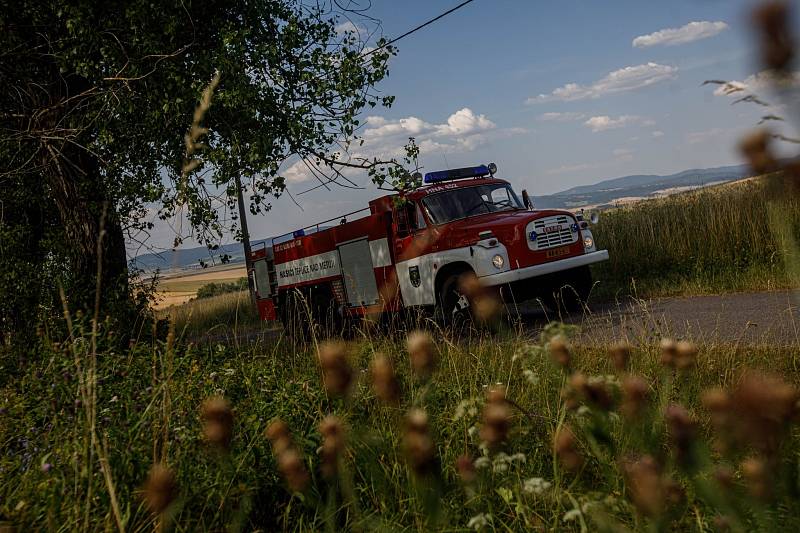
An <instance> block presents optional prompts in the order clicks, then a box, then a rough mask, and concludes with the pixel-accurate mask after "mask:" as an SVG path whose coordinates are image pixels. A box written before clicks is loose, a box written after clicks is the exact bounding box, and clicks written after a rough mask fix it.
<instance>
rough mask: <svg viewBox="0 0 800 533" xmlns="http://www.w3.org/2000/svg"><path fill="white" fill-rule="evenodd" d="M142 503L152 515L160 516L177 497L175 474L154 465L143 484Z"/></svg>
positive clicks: (163, 467)
mask: <svg viewBox="0 0 800 533" xmlns="http://www.w3.org/2000/svg"><path fill="white" fill-rule="evenodd" d="M143 492H144V501H145V503H146V504H147V508H148V509H150V512H151V513H153V514H161V513H163V512H164V511H166V510H167V508H168V507H169V506H170V504H171V503H172V502H173V501H175V498H176V497H177V496H178V482H177V481H176V480H175V474H174V473H173V472H172V470H170V469H169V468H168V467H166V466H164V465H162V464H155V465H153V467H152V468H150V472H149V473H148V474H147V481H145V484H144V490H143Z"/></svg>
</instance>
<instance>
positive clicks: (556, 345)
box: [548, 335, 572, 369]
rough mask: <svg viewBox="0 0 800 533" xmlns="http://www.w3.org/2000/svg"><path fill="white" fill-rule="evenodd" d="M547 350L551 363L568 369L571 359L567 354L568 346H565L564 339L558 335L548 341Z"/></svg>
mask: <svg viewBox="0 0 800 533" xmlns="http://www.w3.org/2000/svg"><path fill="white" fill-rule="evenodd" d="M548 348H549V350H550V357H552V358H553V361H554V362H555V363H556V364H557V365H559V366H560V367H561V368H565V369H567V368H569V367H570V364H571V363H572V358H571V356H570V353H569V346H568V345H567V341H566V339H564V337H562V336H561V335H558V336H556V337H553V338H552V339H550V342H549V343H548Z"/></svg>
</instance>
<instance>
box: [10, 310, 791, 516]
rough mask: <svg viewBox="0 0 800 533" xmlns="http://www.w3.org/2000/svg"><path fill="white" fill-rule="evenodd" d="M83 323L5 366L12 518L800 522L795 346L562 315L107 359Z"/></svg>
mask: <svg viewBox="0 0 800 533" xmlns="http://www.w3.org/2000/svg"><path fill="white" fill-rule="evenodd" d="M74 320H75V323H74V325H73V329H72V334H73V338H72V339H71V340H68V341H65V342H61V343H59V342H55V341H53V340H51V339H50V338H49V337H48V335H47V334H46V333H45V332H41V333H40V336H39V337H38V343H39V349H40V350H42V353H44V354H49V356H48V357H44V358H41V359H38V360H36V361H29V362H28V364H27V365H25V366H24V367H23V368H24V369H25V371H24V372H22V373H21V374H18V373H17V372H16V371H15V369H14V368H12V367H11V366H9V365H8V362H7V361H6V362H4V363H3V364H4V366H3V367H2V368H0V373H2V375H3V376H4V379H2V380H0V381H2V383H4V385H3V387H2V389H1V390H0V398H1V400H0V401H2V405H0V408H2V417H0V442H2V443H3V453H2V454H1V455H0V469H1V471H2V476H0V478H1V479H2V481H1V482H0V517H1V518H0V519H1V520H5V521H8V523H9V524H13V525H15V526H17V527H19V528H24V529H29V528H30V529H37V530H38V529H51V530H76V529H87V530H101V529H103V530H105V529H109V528H111V529H125V530H129V531H137V530H146V529H152V528H153V527H154V526H155V527H158V528H159V530H161V531H165V530H175V531H193V530H223V529H225V530H230V531H242V530H247V531H249V530H253V529H260V530H264V531H269V530H278V529H285V530H297V531H321V530H328V531H340V530H372V529H378V530H396V529H413V530H434V529H447V530H455V531H459V530H461V531H463V530H498V531H504V530H515V531H520V530H531V529H534V530H574V531H587V530H591V531H602V530H605V531H621V530H626V529H634V530H649V531H667V530H675V529H680V530H687V531H708V530H711V529H716V530H733V531H753V530H761V531H775V530H796V529H797V528H798V527H800V518H799V517H800V503H798V502H800V500H798V499H797V497H796V494H797V493H798V491H800V485H798V478H797V472H798V467H799V466H800V465H798V457H800V455H798V453H799V452H800V434H798V430H797V426H796V425H794V421H795V420H796V416H797V414H798V411H797V399H798V394H797V388H796V386H797V384H798V382H800V374H799V373H798V370H797V369H798V364H797V363H798V361H797V354H796V353H794V351H792V350H789V349H785V350H784V349H779V348H775V347H767V346H764V347H754V348H747V349H745V348H737V347H725V346H700V347H699V349H696V348H695V347H693V346H692V345H690V344H688V343H678V344H675V343H672V342H665V343H663V344H661V345H659V344H658V343H657V342H653V340H652V339H653V337H650V338H649V339H631V340H632V341H633V342H634V346H633V347H629V346H626V345H619V346H607V345H599V344H592V343H588V344H586V343H584V344H582V345H577V346H573V347H570V345H569V340H568V337H569V336H570V335H571V334H572V333H573V330H572V329H569V328H566V327H564V326H560V325H551V326H548V327H547V328H545V330H544V332H543V333H542V334H541V337H531V336H526V335H523V334H521V333H520V332H517V331H508V332H501V333H498V334H496V335H493V336H488V335H476V336H473V337H470V338H465V339H463V340H462V341H461V342H458V343H456V342H453V341H451V340H450V337H449V335H447V334H444V332H441V333H440V332H438V330H435V329H434V330H433V333H434V336H435V337H437V338H438V339H439V341H437V342H434V341H433V340H432V338H431V336H430V335H429V334H428V333H414V334H411V335H409V336H408V337H406V334H405V333H402V332H399V331H398V332H394V333H393V334H391V335H389V336H386V335H380V336H377V335H374V334H372V333H369V332H366V331H364V332H361V333H360V334H359V336H358V338H357V339H356V340H355V341H352V342H350V343H348V344H341V343H322V342H319V343H317V342H314V343H312V344H310V345H308V346H304V347H303V346H293V345H291V344H288V343H287V342H286V341H285V339H283V338H282V337H280V336H268V337H263V338H259V339H252V340H251V342H250V343H248V344H247V345H237V344H236V343H222V342H211V343H203V344H200V345H196V344H188V345H187V344H186V343H183V342H181V339H180V337H178V338H176V336H175V335H174V334H172V333H170V335H169V336H168V337H167V340H165V341H153V340H151V339H145V338H141V339H138V340H136V341H133V342H132V343H131V346H130V347H129V348H128V349H126V350H122V351H118V350H116V349H115V348H113V346H114V345H115V344H117V343H116V341H115V339H114V333H113V332H111V331H107V330H106V329H105V328H104V327H102V326H101V327H100V328H99V330H98V334H97V337H96V338H95V337H93V336H92V335H91V334H90V333H89V332H90V331H91V328H90V326H89V324H88V322H87V321H85V319H82V318H80V317H74ZM95 344H96V346H97V348H96V349H97V351H96V352H95V351H94V348H93V346H94V345H95ZM745 368H752V369H755V370H754V371H746V370H744V369H745ZM764 372H774V373H776V374H775V375H780V377H775V376H774V375H773V374H766V373H764ZM11 374H15V375H16V376H17V378H16V379H14V380H11V379H5V377H8V376H10V375H11ZM98 463H99V464H100V465H101V466H102V468H100V469H97V468H95V467H94V465H96V464H98ZM0 523H2V522H0Z"/></svg>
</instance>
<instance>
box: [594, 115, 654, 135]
mask: <svg viewBox="0 0 800 533" xmlns="http://www.w3.org/2000/svg"><path fill="white" fill-rule="evenodd" d="M632 124H641V125H642V126H653V125H655V122H653V121H652V120H650V119H648V118H644V117H640V116H637V115H620V116H619V117H617V118H612V117H610V116H608V115H600V116H597V117H592V118H590V119H589V120H587V121H586V122H584V123H583V125H584V126H586V127H587V128H590V129H591V130H592V133H598V132H601V131H606V130H615V129H617V128H623V127H625V126H629V125H632Z"/></svg>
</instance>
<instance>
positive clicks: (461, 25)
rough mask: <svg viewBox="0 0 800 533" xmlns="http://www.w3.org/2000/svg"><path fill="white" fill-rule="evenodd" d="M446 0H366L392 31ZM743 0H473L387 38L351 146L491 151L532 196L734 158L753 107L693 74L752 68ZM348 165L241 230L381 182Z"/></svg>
mask: <svg viewBox="0 0 800 533" xmlns="http://www.w3.org/2000/svg"><path fill="white" fill-rule="evenodd" d="M359 1H360V2H362V3H363V2H364V1H366V0H359ZM457 3H458V2H457V1H456V0H436V1H430V0H428V1H421V0H407V1H403V2H400V1H398V0H373V8H372V10H371V11H370V15H372V16H374V17H376V18H378V19H380V20H381V21H382V32H383V34H384V35H385V36H387V37H392V36H395V35H398V34H400V33H403V32H404V31H406V30H408V29H410V28H412V27H414V26H416V25H417V24H419V23H421V22H423V21H425V20H428V19H430V18H432V17H434V16H436V15H438V14H439V13H441V12H443V11H445V10H446V9H449V8H450V7H453V6H454V5H456V4H457ZM753 5H754V2H752V1H735V0H733V1H722V0H716V1H715V0H694V1H685V0H670V1H667V2H653V1H641V0H639V1H602V2H601V1H597V0H559V1H532V0H475V1H474V2H472V3H471V4H469V5H467V6H465V7H464V8H462V9H461V10H459V11H457V12H455V13H453V14H451V15H449V16H448V17H446V18H444V19H442V20H440V21H438V22H436V23H435V24H433V25H431V26H429V27H427V28H425V29H423V30H421V31H419V32H417V33H415V34H413V35H411V36H409V37H408V38H406V39H403V40H402V41H400V42H399V43H398V47H399V54H398V56H397V57H395V58H393V59H392V60H391V63H390V75H389V77H388V79H386V80H385V81H384V82H383V83H382V84H381V85H380V86H379V88H380V90H381V91H382V92H384V93H386V94H391V95H395V96H396V98H397V99H396V103H395V105H394V106H393V107H392V108H391V109H389V110H377V109H376V110H370V111H369V112H367V113H365V114H364V116H363V119H364V120H366V122H367V125H366V127H365V129H364V130H362V133H363V134H364V137H365V138H366V140H367V142H366V143H365V153H367V152H368V153H370V154H372V153H375V154H379V155H396V154H397V153H398V149H399V148H400V147H401V146H402V144H403V143H404V142H405V140H406V139H407V137H408V136H409V135H412V134H413V135H416V136H417V138H418V141H419V143H420V145H421V146H422V148H423V150H422V156H421V158H420V159H421V163H422V165H423V166H424V169H425V170H426V171H430V170H439V169H443V168H448V167H450V168H453V167H459V166H468V165H473V164H479V163H488V162H490V161H494V162H496V163H497V165H498V167H499V169H500V171H499V175H500V176H501V177H504V178H507V179H509V180H510V181H512V182H513V183H514V185H515V187H516V188H517V190H520V189H523V188H527V189H528V191H529V192H530V193H531V194H533V195H538V194H548V193H553V192H557V191H560V190H564V189H567V188H569V187H573V186H576V185H582V184H588V183H595V182H597V181H600V180H602V179H605V178H612V177H618V176H623V175H628V174H639V173H642V174H649V173H657V174H664V173H672V172H678V171H681V170H685V169H689V168H696V167H711V166H719V165H727V164H737V163H740V162H741V161H740V158H739V156H738V154H737V153H736V148H735V147H736V140H737V139H738V138H739V137H740V136H741V135H742V134H743V133H744V132H745V131H747V129H748V128H752V127H753V126H754V125H755V124H756V122H757V121H758V118H759V117H760V116H761V114H763V113H762V111H763V110H762V109H759V108H757V107H755V106H752V105H748V104H739V105H736V106H732V105H731V102H732V101H733V98H731V97H729V96H724V95H719V94H717V95H715V87H708V86H706V87H701V84H702V82H703V81H704V80H706V79H726V80H738V81H739V82H742V83H745V84H748V85H749V86H750V87H751V88H752V87H753V86H754V85H755V84H756V82H757V80H754V79H753V78H750V79H749V80H748V76H750V75H752V74H754V73H756V72H757V70H758V69H757V68H755V58H754V56H753V49H754V48H753V41H752V34H751V31H750V28H749V24H748V17H747V15H748V13H749V9H750V8H751V7H752V6H753ZM354 22H355V23H356V25H358V26H362V25H363V26H368V25H369V21H359V20H355V19H354ZM690 23H694V24H690ZM687 25H688V26H687ZM672 29H675V30H678V31H675V32H673V31H670V30H672ZM663 30H667V31H666V32H664V31H663ZM656 32H661V33H656ZM637 37H639V39H638V40H637V41H636V42H637V46H634V39H636V38H637ZM368 117H369V118H368ZM289 177H290V184H289V189H290V191H292V192H294V193H298V192H300V191H302V190H305V189H307V188H308V187H309V186H311V185H313V184H314V182H313V181H310V180H309V179H308V176H307V175H305V174H303V172H301V171H300V169H299V168H295V169H294V170H293V171H292V172H290V173H289ZM353 179H354V180H355V181H357V182H359V183H362V184H364V185H365V187H366V189H365V190H364V191H356V192H354V191H352V190H348V189H338V190H337V189H335V188H334V190H333V191H331V192H328V191H326V190H324V189H318V190H317V191H314V192H312V193H309V194H305V195H301V196H295V199H296V200H297V201H298V202H299V203H300V205H301V208H302V210H301V208H298V207H297V206H295V205H294V203H293V202H292V201H291V199H290V198H289V197H288V196H286V195H285V196H283V197H281V198H279V199H277V200H276V201H274V202H273V206H274V207H273V210H272V211H271V212H269V213H267V214H266V215H262V216H259V217H250V226H251V234H252V236H253V237H265V236H268V235H275V234H280V233H283V232H287V231H291V230H292V229H294V228H296V227H301V226H304V225H307V224H310V223H313V222H317V221H319V220H322V219H325V218H332V217H336V216H338V215H340V214H342V213H344V212H346V211H352V210H355V209H358V208H360V207H363V206H365V205H366V201H367V200H368V199H370V198H373V197H376V196H379V195H380V194H382V193H381V192H380V191H378V190H376V189H375V187H374V186H373V185H371V184H370V183H369V182H368V181H367V180H366V177H365V176H360V175H357V174H356V175H353ZM164 239H165V241H164V242H171V238H168V237H164Z"/></svg>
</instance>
